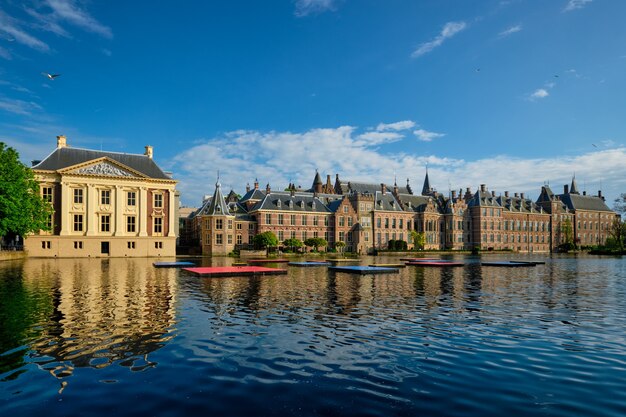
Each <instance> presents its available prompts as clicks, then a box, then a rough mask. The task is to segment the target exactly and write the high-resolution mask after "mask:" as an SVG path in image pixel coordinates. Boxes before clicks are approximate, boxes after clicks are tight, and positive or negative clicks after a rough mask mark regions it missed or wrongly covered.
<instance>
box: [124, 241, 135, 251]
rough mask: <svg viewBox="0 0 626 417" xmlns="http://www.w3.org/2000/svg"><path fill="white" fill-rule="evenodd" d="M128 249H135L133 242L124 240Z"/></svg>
mask: <svg viewBox="0 0 626 417" xmlns="http://www.w3.org/2000/svg"><path fill="white" fill-rule="evenodd" d="M126 243H127V246H128V249H135V242H126Z"/></svg>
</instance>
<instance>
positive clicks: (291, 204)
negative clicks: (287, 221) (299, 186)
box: [289, 200, 293, 208]
mask: <svg viewBox="0 0 626 417" xmlns="http://www.w3.org/2000/svg"><path fill="white" fill-rule="evenodd" d="M289 208H293V201H292V200H289Z"/></svg>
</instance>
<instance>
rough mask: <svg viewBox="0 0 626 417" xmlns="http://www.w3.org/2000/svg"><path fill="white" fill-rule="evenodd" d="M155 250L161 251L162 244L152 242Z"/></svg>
mask: <svg viewBox="0 0 626 417" xmlns="http://www.w3.org/2000/svg"><path fill="white" fill-rule="evenodd" d="M154 248H155V249H163V242H154Z"/></svg>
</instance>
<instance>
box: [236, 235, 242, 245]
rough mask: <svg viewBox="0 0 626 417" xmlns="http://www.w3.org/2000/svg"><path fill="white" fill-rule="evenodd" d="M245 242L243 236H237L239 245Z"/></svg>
mask: <svg viewBox="0 0 626 417" xmlns="http://www.w3.org/2000/svg"><path fill="white" fill-rule="evenodd" d="M242 242H243V238H242V237H241V235H237V244H238V245H241V244H242Z"/></svg>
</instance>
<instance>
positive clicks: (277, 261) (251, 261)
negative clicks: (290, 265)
mask: <svg viewBox="0 0 626 417" xmlns="http://www.w3.org/2000/svg"><path fill="white" fill-rule="evenodd" d="M287 262H289V259H248V263H249V264H283V263H287Z"/></svg>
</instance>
